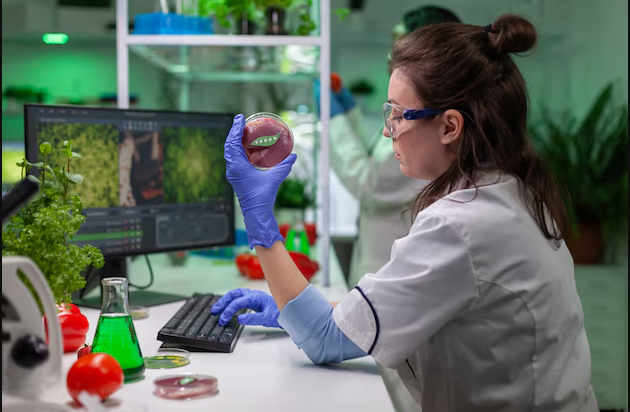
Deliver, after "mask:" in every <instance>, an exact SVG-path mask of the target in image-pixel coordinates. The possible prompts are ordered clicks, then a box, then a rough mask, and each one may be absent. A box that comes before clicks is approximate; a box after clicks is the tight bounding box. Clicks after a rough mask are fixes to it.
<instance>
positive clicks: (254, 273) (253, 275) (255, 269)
mask: <svg viewBox="0 0 630 412" xmlns="http://www.w3.org/2000/svg"><path fill="white" fill-rule="evenodd" d="M246 272H247V277H249V278H250V279H254V280H260V279H264V278H265V274H264V273H263V270H262V266H260V260H258V257H257V256H252V258H251V259H250V260H249V262H247V269H246Z"/></svg>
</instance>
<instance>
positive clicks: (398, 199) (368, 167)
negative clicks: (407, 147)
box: [330, 109, 426, 207]
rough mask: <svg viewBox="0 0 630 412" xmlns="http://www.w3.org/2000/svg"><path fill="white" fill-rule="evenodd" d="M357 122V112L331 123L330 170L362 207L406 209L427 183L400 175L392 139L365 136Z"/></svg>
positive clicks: (342, 115) (358, 114) (334, 118)
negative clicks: (367, 205) (397, 207)
mask: <svg viewBox="0 0 630 412" xmlns="http://www.w3.org/2000/svg"><path fill="white" fill-rule="evenodd" d="M360 122H361V121H360V113H359V112H358V109H353V110H351V111H350V112H348V113H346V114H341V115H338V116H335V117H333V118H332V119H331V120H330V164H331V166H332V168H333V170H334V171H335V173H336V174H337V176H338V177H339V180H341V182H342V183H343V185H344V186H345V188H346V189H347V190H348V191H349V192H350V193H352V195H353V196H355V197H356V198H357V199H358V200H359V202H360V203H362V204H369V205H371V206H372V207H391V206H401V205H402V206H409V205H410V203H411V202H412V201H413V199H414V198H415V196H416V195H417V194H418V191H419V189H420V188H421V187H422V186H423V185H424V184H426V183H424V184H422V182H420V181H418V180H416V179H410V178H408V177H406V176H405V175H403V174H402V172H401V171H400V164H399V162H398V161H397V160H396V159H395V158H394V151H393V149H392V147H391V140H386V138H385V137H383V136H380V137H378V136H375V134H368V133H367V132H366V131H365V130H364V128H363V127H362V126H360V125H359V124H360ZM380 132H381V131H378V133H380Z"/></svg>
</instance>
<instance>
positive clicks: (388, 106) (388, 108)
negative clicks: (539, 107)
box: [383, 103, 396, 139]
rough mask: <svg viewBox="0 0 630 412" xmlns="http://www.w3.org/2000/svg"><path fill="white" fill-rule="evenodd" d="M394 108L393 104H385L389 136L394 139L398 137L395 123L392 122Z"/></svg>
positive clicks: (385, 119)
mask: <svg viewBox="0 0 630 412" xmlns="http://www.w3.org/2000/svg"><path fill="white" fill-rule="evenodd" d="M393 110H394V108H393V106H392V105H391V104H389V103H385V104H383V120H384V121H385V127H387V131H388V132H389V137H391V138H392V139H395V138H396V135H395V133H396V132H395V130H394V123H393V122H392V120H391V119H392V112H393Z"/></svg>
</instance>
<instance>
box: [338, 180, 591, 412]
mask: <svg viewBox="0 0 630 412" xmlns="http://www.w3.org/2000/svg"><path fill="white" fill-rule="evenodd" d="M497 179H499V180H498V181H497ZM479 183H480V184H482V185H486V186H481V187H480V188H479V190H478V193H477V196H476V197H475V196H474V195H475V192H474V189H464V190H459V191H456V192H454V193H451V194H450V195H448V196H447V197H446V198H444V199H441V200H439V201H437V202H436V203H434V204H433V205H431V206H430V207H428V208H427V209H425V210H424V211H422V212H421V213H420V214H419V215H418V216H417V218H416V220H415V222H414V225H413V227H412V229H411V231H410V233H409V235H408V236H406V237H405V238H403V239H400V240H397V241H396V242H395V244H394V247H393V248H392V254H391V260H390V262H389V263H387V264H386V265H385V266H384V267H383V268H382V269H381V270H379V271H378V272H376V273H374V274H367V275H366V276H364V277H363V278H362V279H361V281H360V282H359V284H358V286H357V289H354V290H353V291H352V292H351V293H350V294H348V295H347V296H346V297H345V298H344V299H343V300H342V301H341V302H340V303H339V304H338V305H337V307H336V308H335V309H334V312H333V316H334V319H335V322H336V323H337V325H338V326H339V328H340V329H341V330H342V331H343V332H344V333H345V334H346V335H347V336H348V337H349V338H350V339H351V340H352V341H353V342H354V343H355V344H357V345H358V346H359V347H361V348H362V349H363V350H365V351H367V352H368V353H370V354H371V355H372V356H373V357H374V359H375V360H376V361H377V362H380V363H382V364H384V365H386V366H389V367H393V368H396V369H397V370H398V373H399V375H400V377H401V378H402V380H403V382H404V383H405V385H406V386H407V388H408V389H409V391H410V393H411V394H412V395H413V396H414V398H415V399H416V400H417V401H418V403H420V404H421V406H422V410H423V412H435V411H439V412H460V411H461V412H476V411H483V412H492V411H510V412H520V411H533V410H535V411H554V412H595V411H597V410H598V409H597V402H596V400H595V397H594V394H593V391H592V388H591V385H590V376H591V361H590V354H589V345H588V341H587V337H586V332H585V330H584V317H583V313H582V306H581V302H580V299H579V297H578V295H577V291H576V286H575V279H574V273H573V259H572V257H571V255H570V253H569V251H568V249H567V247H566V245H565V244H564V243H562V245H561V247H560V249H559V250H556V249H554V248H553V246H552V244H551V242H549V241H548V240H547V239H545V238H544V236H543V234H542V232H541V231H540V229H539V228H538V226H537V225H536V224H535V222H534V221H533V219H532V218H531V216H530V215H529V213H528V212H527V210H526V208H525V206H524V204H523V202H522V200H521V197H520V194H519V193H520V192H519V189H520V187H519V186H520V183H519V181H518V180H517V179H516V178H514V177H511V176H508V175H502V176H499V175H498V174H494V175H486V176H485V177H484V178H483V179H482V180H481V181H480V182H479Z"/></svg>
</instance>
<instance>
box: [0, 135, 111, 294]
mask: <svg viewBox="0 0 630 412" xmlns="http://www.w3.org/2000/svg"><path fill="white" fill-rule="evenodd" d="M39 151H40V153H41V155H42V158H43V161H41V162H37V163H31V162H28V161H27V160H26V159H22V161H21V162H20V163H18V164H17V165H18V166H19V167H21V169H22V178H24V177H27V176H26V174H27V173H28V172H29V171H30V170H31V169H32V168H35V169H38V170H39V178H37V177H35V176H33V175H28V177H27V178H29V179H32V180H34V181H35V182H37V183H39V185H40V189H41V190H40V193H39V195H38V197H37V198H36V199H35V200H33V201H32V202H30V203H29V204H27V205H26V206H25V207H24V208H23V209H22V210H21V211H20V213H19V214H17V215H15V216H13V218H12V219H11V221H10V222H9V223H7V225H6V226H5V227H4V228H3V229H2V247H3V249H2V255H3V256H28V257H29V258H31V259H32V260H33V262H35V264H36V265H37V266H38V267H39V268H40V270H41V271H42V273H43V274H44V277H45V278H46V281H47V282H48V285H49V286H50V289H51V290H52V294H53V297H54V299H55V301H56V302H57V303H62V302H70V301H71V294H72V292H74V291H76V290H78V289H81V288H82V287H83V286H85V279H84V278H83V277H82V276H81V271H82V270H83V269H85V268H86V267H87V266H88V265H92V266H94V267H102V266H103V263H104V259H103V254H102V253H101V251H100V250H99V249H98V248H96V247H94V246H91V245H83V246H78V245H75V244H72V243H69V242H68V241H69V240H71V239H72V238H73V237H74V235H75V234H76V232H77V231H78V230H79V228H80V227H81V225H82V224H83V222H84V221H85V216H83V215H82V214H81V211H82V208H83V205H82V203H81V199H80V198H79V195H76V194H71V189H72V187H74V186H75V185H78V184H80V183H81V182H82V181H83V176H82V175H80V174H78V173H73V171H72V169H71V167H72V165H73V163H74V161H75V160H77V159H80V158H81V155H79V154H78V153H75V152H73V151H72V141H71V140H70V141H66V142H64V144H63V147H62V148H61V149H60V150H59V153H60V154H61V155H62V156H63V158H64V159H65V161H64V162H63V164H62V165H61V166H56V167H53V166H51V164H50V158H51V155H52V154H53V150H52V145H51V144H50V143H48V142H44V143H42V144H40V145H39ZM23 280H24V281H25V283H26V284H27V285H28V286H29V287H31V286H30V284H29V283H28V282H27V281H26V279H25V278H23ZM31 290H32V287H31ZM34 295H35V296H37V294H36V293H34Z"/></svg>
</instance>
